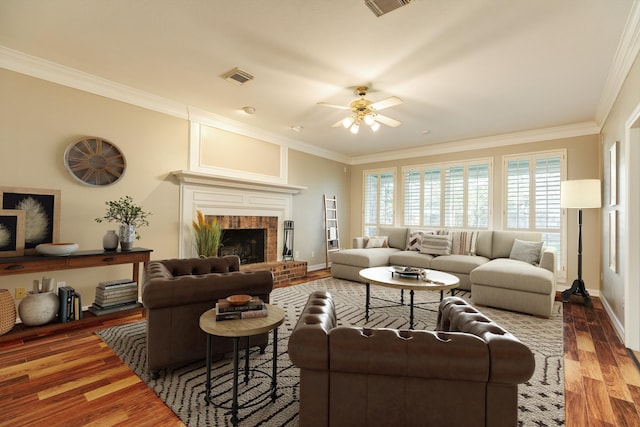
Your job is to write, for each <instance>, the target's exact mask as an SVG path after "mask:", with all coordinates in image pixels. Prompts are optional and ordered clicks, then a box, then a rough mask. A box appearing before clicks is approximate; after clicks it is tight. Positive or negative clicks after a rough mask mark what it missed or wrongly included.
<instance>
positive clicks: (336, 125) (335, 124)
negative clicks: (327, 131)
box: [331, 119, 344, 128]
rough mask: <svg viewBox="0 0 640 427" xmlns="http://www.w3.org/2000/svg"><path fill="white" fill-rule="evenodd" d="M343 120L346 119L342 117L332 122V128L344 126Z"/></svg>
mask: <svg viewBox="0 0 640 427" xmlns="http://www.w3.org/2000/svg"><path fill="white" fill-rule="evenodd" d="M343 120H344V119H340V120H338V121H337V122H335V123H334V124H332V125H331V127H332V128H339V127H343V126H342V121H343Z"/></svg>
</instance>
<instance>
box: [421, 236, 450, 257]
mask: <svg viewBox="0 0 640 427" xmlns="http://www.w3.org/2000/svg"><path fill="white" fill-rule="evenodd" d="M420 253H423V254H429V255H449V254H450V253H451V241H450V240H449V236H436V235H428V234H425V235H424V236H422V246H420Z"/></svg>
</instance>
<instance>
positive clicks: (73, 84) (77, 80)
mask: <svg viewBox="0 0 640 427" xmlns="http://www.w3.org/2000/svg"><path fill="white" fill-rule="evenodd" d="M0 67H2V68H6V69H7V70H11V71H15V72H17V73H21V74H26V75H28V76H31V77H36V78H38V79H42V80H46V81H49V82H52V83H57V84H60V85H62V86H67V87H70V88H73V89H79V90H82V91H84V92H89V93H92V94H95V95H100V96H104V97H106V98H110V99H115V100H117V101H122V102H125V103H127V104H132V105H136V106H138V107H142V108H146V109H148V110H153V111H158V112H160V113H164V114H168V115H170V116H174V117H179V118H181V119H186V118H187V117H188V112H187V108H186V106H185V105H184V104H181V103H179V102H175V101H171V100H170V99H167V98H163V97H160V96H157V95H153V94H151V93H149V92H144V91H142V90H138V89H134V88H132V87H129V86H125V85H122V84H119V83H116V82H113V81H110V80H107V79H103V78H100V77H97V76H94V75H93V74H89V73H85V72H83V71H79V70H76V69H74V68H70V67H65V66H64V65H60V64H56V63H54V62H51V61H47V60H45V59H42V58H38V57H36V56H32V55H27V54H26V53H23V52H19V51H17V50H13V49H9V48H7V47H4V46H0Z"/></svg>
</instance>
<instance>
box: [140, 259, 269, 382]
mask: <svg viewBox="0 0 640 427" xmlns="http://www.w3.org/2000/svg"><path fill="white" fill-rule="evenodd" d="M272 290H273V273H271V272H270V271H267V270H261V271H252V272H240V258H238V257H237V256H235V255H234V256H225V257H211V258H190V259H169V260H162V261H152V262H150V263H148V264H147V267H146V268H145V275H144V282H143V283H142V303H143V305H144V306H145V307H146V309H147V368H148V369H149V370H150V371H151V373H152V375H154V376H156V375H157V371H158V370H159V369H161V368H164V367H167V366H172V365H177V364H182V363H187V362H192V361H195V360H199V359H204V358H205V356H206V352H205V348H206V335H205V333H204V332H202V330H201V329H200V326H199V320H200V315H201V314H202V313H204V312H205V311H207V310H209V309H211V308H214V307H215V305H216V302H217V301H218V299H220V298H226V297H228V296H229V295H234V294H248V295H253V296H259V297H260V298H262V299H263V300H264V301H265V302H269V294H270V293H271V291H272ZM212 338H213V339H212V341H211V343H212V353H214V354H216V355H219V354H223V353H227V352H231V351H233V341H232V340H231V339H229V338H221V337H212ZM242 341H244V340H242ZM250 344H251V346H259V347H260V348H261V349H262V350H264V348H265V347H266V346H267V334H262V335H257V336H256V337H251V341H250Z"/></svg>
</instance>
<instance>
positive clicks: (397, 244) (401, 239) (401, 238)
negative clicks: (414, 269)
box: [378, 226, 409, 250]
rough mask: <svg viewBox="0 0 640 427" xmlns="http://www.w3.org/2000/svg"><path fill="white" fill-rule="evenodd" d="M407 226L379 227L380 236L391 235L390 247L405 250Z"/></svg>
mask: <svg viewBox="0 0 640 427" xmlns="http://www.w3.org/2000/svg"><path fill="white" fill-rule="evenodd" d="M408 231H409V229H408V228H407V227H392V226H389V227H385V226H380V227H378V234H379V235H380V236H389V240H388V242H389V247H390V248H397V249H401V250H404V249H405V248H406V247H407V232H408Z"/></svg>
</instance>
